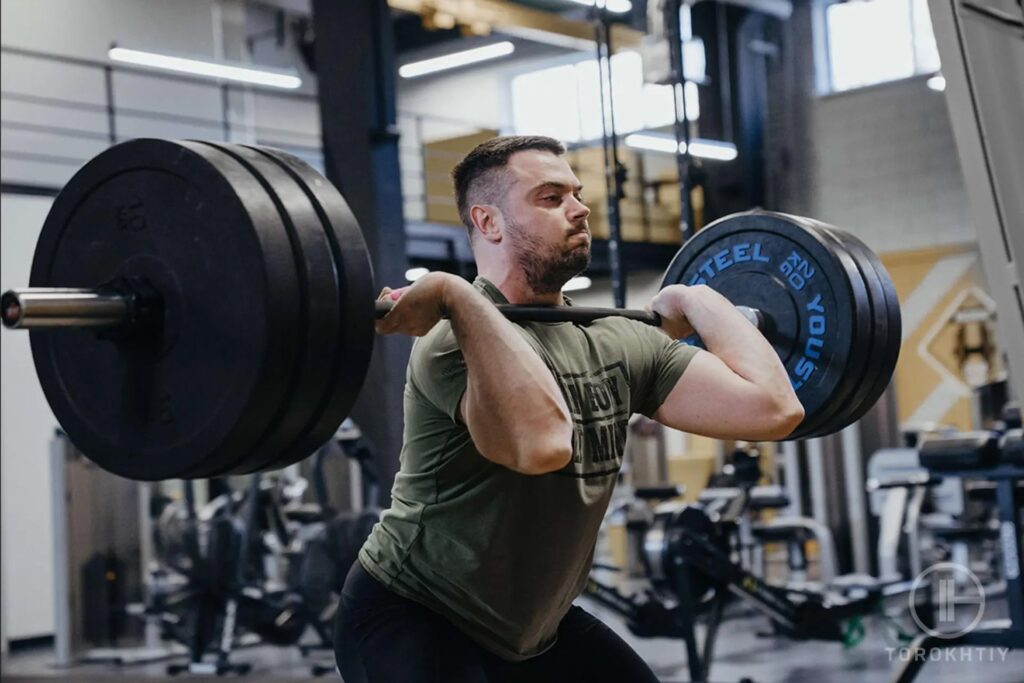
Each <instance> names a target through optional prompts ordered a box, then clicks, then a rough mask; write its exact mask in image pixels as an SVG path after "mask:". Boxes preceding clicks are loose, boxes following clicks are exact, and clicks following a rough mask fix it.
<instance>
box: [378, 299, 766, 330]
mask: <svg viewBox="0 0 1024 683" xmlns="http://www.w3.org/2000/svg"><path fill="white" fill-rule="evenodd" d="M394 305H395V304H394V302H392V301H387V300H382V301H377V302H376V315H377V317H378V318H383V317H384V316H385V315H387V314H388V312H389V311H390V310H391V309H392V308H393V307H394ZM495 307H496V308H497V309H498V310H499V311H501V314H502V315H504V316H505V317H506V318H508V319H509V320H511V321H512V322H535V323H589V322H593V321H595V320H597V319H599V318H611V317H618V318H628V319H630V320H638V321H640V322H642V323H646V324H648V325H653V326H654V327H660V326H661V316H660V315H658V314H657V313H654V312H652V311H640V310H635V309H628V308H599V307H589V306H524V305H520V304H496V306H495ZM736 310H737V311H739V312H740V313H742V314H743V317H745V318H746V319H747V320H749V321H750V322H751V324H752V325H754V326H755V327H757V328H758V329H759V330H760V329H764V322H765V318H764V314H763V313H762V312H761V311H759V310H757V309H756V308H750V307H749V306H737V307H736Z"/></svg>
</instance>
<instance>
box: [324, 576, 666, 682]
mask: <svg viewBox="0 0 1024 683" xmlns="http://www.w3.org/2000/svg"><path fill="white" fill-rule="evenodd" d="M335 634H336V635H335V644H334V652H335V656H336V657H337V660H338V668H339V670H340V671H341V673H342V677H343V678H344V679H345V683H364V681H365V682H366V683H498V682H501V683H505V682H512V681H523V682H524V683H526V682H528V683H545V682H546V681H551V682H552V683H555V682H556V681H557V683H565V681H587V683H602V682H607V683H657V681H658V679H657V677H656V676H655V675H654V673H653V672H652V671H651V669H650V667H648V666H647V664H646V663H645V662H644V661H643V660H642V659H641V658H640V656H639V655H638V654H637V653H636V652H634V651H633V650H632V648H630V647H629V645H627V644H626V642H625V641H623V640H622V639H621V638H620V637H619V636H618V635H616V634H615V632H614V631H612V630H611V629H610V628H608V627H607V626H606V625H604V624H603V623H601V622H600V621H599V620H598V619H597V618H595V617H593V616H591V615H590V614H587V613H586V612H585V611H583V610H582V609H580V608H579V607H576V606H573V607H572V608H571V609H570V610H569V612H568V614H566V615H565V618H563V619H562V623H561V624H560V625H559V627H558V641H557V642H556V643H555V645H554V647H552V648H551V649H550V650H548V651H547V652H545V653H544V654H542V655H538V656H537V657H534V658H532V659H528V660H526V661H524V662H519V663H512V662H507V661H505V660H503V659H501V658H499V657H497V656H495V655H493V654H491V653H490V652H488V651H487V650H485V649H484V648H482V647H480V646H479V645H477V644H476V643H475V642H473V641H472V640H470V639H469V638H468V637H466V636H465V635H464V634H463V633H462V632H461V631H460V630H459V629H457V628H456V627H455V626H454V625H452V624H451V622H449V621H448V620H447V619H445V618H444V617H442V616H441V615H439V614H437V613H436V612H433V611H431V610H430V609H428V608H426V607H424V606H423V605H420V604H419V603H417V602H414V601H412V600H407V599H406V598H403V597H401V596H399V595H396V594H395V593H392V592H391V591H389V590H388V589H387V588H385V587H384V586H382V585H381V584H380V583H379V582H378V581H377V580H376V579H374V578H373V577H372V576H370V574H369V573H367V571H366V570H365V569H363V567H362V565H361V564H359V562H356V563H355V565H354V566H353V567H352V570H351V571H350V572H349V574H348V578H347V579H346V580H345V588H344V591H343V593H342V598H341V606H340V608H339V610H338V619H337V624H336V629H335Z"/></svg>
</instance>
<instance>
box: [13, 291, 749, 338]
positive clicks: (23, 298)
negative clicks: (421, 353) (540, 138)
mask: <svg viewBox="0 0 1024 683" xmlns="http://www.w3.org/2000/svg"><path fill="white" fill-rule="evenodd" d="M393 306H394V302H391V301H377V302H376V315H377V317H378V318H383V317H384V316H385V315H387V314H388V312H389V311H390V310H391V309H392V307H393ZM497 308H498V310H499V311H501V314H502V315H504V316H505V317H506V318H508V319H509V320H511V321H512V322H542V323H543V322H550V323H558V322H570V323H588V322H593V321H594V320H598V319H599V318H609V317H613V316H614V317H619V318H628V319H630V320H638V321H640V322H642V323H646V324H648V325H653V326H655V327H658V326H660V325H661V316H660V315H658V314H657V313H654V312H651V311H640V310H631V309H621V308H597V307H587V306H520V305H515V304H498V305H497ZM736 309H737V310H738V311H740V312H741V313H742V314H743V315H744V316H745V317H746V318H747V319H748V320H749V321H750V322H751V323H753V324H754V325H755V326H756V327H757V328H758V329H763V327H764V316H763V314H762V313H761V312H760V311H758V310H757V309H754V308H749V307H747V306H737V307H736ZM2 313H3V324H4V326H5V327H9V328H15V329H17V328H21V329H32V328H43V327H92V328H115V327H120V326H122V325H125V324H127V323H128V322H129V320H130V319H131V299H130V298H129V297H127V296H123V295H119V294H112V293H106V292H101V291H99V290H94V289H58V288H42V287H34V288H25V289H12V290H9V291H7V292H4V294H3V300H2Z"/></svg>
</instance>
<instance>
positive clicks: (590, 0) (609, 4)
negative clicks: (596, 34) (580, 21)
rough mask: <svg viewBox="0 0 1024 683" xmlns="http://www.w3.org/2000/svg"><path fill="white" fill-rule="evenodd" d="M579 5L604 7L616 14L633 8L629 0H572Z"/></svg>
mask: <svg viewBox="0 0 1024 683" xmlns="http://www.w3.org/2000/svg"><path fill="white" fill-rule="evenodd" d="M572 1H573V2H575V3H576V4H577V5H587V6H589V7H593V6H594V5H597V6H598V7H604V8H605V9H606V10H608V11H609V12H615V13H616V14H625V13H626V12H628V11H629V10H631V9H633V3H631V2H630V1H629V0H572Z"/></svg>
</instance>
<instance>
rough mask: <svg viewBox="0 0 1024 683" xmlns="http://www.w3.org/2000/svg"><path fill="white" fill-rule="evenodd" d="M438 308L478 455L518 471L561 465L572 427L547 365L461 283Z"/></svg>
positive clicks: (492, 308) (455, 284)
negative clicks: (457, 358) (458, 355)
mask: <svg viewBox="0 0 1024 683" xmlns="http://www.w3.org/2000/svg"><path fill="white" fill-rule="evenodd" d="M443 304H444V307H445V309H446V310H447V314H448V317H449V318H450V319H451V323H452V330H453V331H454V333H455V338H456V339H457V340H458V342H459V348H460V349H461V350H462V355H463V357H464V358H465V361H466V394H465V397H464V416H465V419H466V423H467V426H468V427H469V429H470V435H471V436H472V437H473V441H474V443H475V444H476V446H477V448H478V450H480V452H481V453H482V454H483V455H484V456H485V457H488V458H489V459H492V460H495V461H497V462H500V464H503V465H506V466H508V467H511V468H512V469H516V470H518V471H523V472H529V473H540V472H542V471H550V470H551V469H558V468H559V467H561V466H564V464H565V462H564V461H567V460H568V458H569V457H570V456H571V448H572V420H571V416H570V413H569V408H568V406H567V405H566V403H565V397H564V396H563V395H562V391H561V389H560V388H559V386H558V383H557V382H556V381H555V378H554V376H553V375H552V374H551V371H550V370H549V369H548V367H547V365H546V364H545V363H544V361H543V360H542V359H541V357H540V356H539V355H538V354H537V353H536V352H535V351H534V350H533V348H532V347H531V346H530V345H529V344H528V343H527V341H526V340H525V339H524V338H523V336H522V334H521V333H520V332H519V330H517V329H516V328H515V326H514V325H513V324H512V323H510V322H509V321H508V320H506V319H505V317H504V316H503V315H502V314H501V313H500V312H499V311H498V309H497V308H496V307H495V306H494V304H492V303H491V302H490V301H488V300H487V299H486V298H485V297H483V296H482V295H481V294H480V293H479V292H477V291H476V290H475V289H474V288H473V287H472V286H471V285H469V284H468V283H465V282H464V281H451V282H450V283H449V284H448V285H447V286H446V289H445V294H444V297H443Z"/></svg>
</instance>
